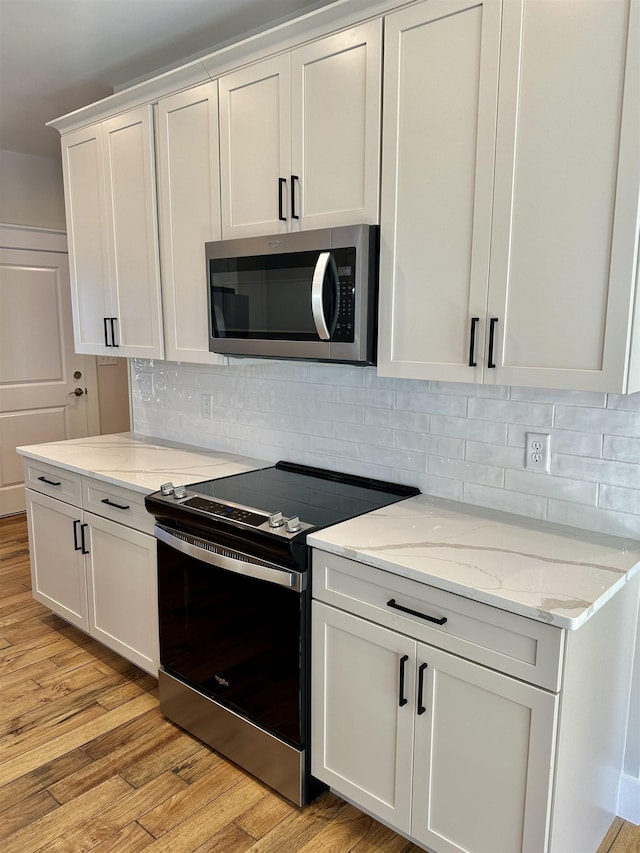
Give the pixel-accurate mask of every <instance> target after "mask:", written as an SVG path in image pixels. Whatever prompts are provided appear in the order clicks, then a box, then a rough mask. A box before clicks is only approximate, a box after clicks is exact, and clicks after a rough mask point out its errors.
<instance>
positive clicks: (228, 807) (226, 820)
mask: <svg viewBox="0 0 640 853" xmlns="http://www.w3.org/2000/svg"><path fill="white" fill-rule="evenodd" d="M263 796H264V788H263V786H262V785H261V784H260V783H258V782H256V781H255V780H254V779H251V778H250V777H249V776H244V777H243V778H242V779H241V780H240V781H239V782H238V783H237V784H236V785H234V786H233V787H232V788H229V790H228V791H225V792H224V793H223V794H221V795H220V796H219V797H217V798H216V799H215V800H213V801H212V802H210V803H209V804H208V805H206V806H205V807H204V808H202V809H200V811H198V812H196V813H195V814H193V815H192V816H191V817H189V818H187V820H184V821H183V822H182V823H181V824H179V825H178V826H176V827H175V828H174V829H172V830H171V831H170V832H167V833H166V834H165V835H163V836H162V837H161V838H159V839H158V840H157V841H154V842H153V843H152V844H150V845H149V847H147V848H146V850H147V851H148V853H190V851H192V850H195V849H196V848H197V847H200V846H201V845H202V844H204V842H205V841H207V840H208V839H210V838H212V837H213V836H215V835H216V834H217V833H218V832H221V831H222V830H224V829H225V827H227V826H228V825H229V824H230V823H232V822H233V820H234V819H235V818H236V817H237V816H238V815H240V814H242V813H243V812H244V811H246V809H247V808H248V807H251V806H252V805H253V804H254V803H256V802H257V801H258V800H259V799H260V798H261V797H263Z"/></svg>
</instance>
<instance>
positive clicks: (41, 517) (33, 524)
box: [26, 489, 89, 631]
mask: <svg viewBox="0 0 640 853" xmlns="http://www.w3.org/2000/svg"><path fill="white" fill-rule="evenodd" d="M26 498H27V520H28V525H29V551H30V556H31V587H32V593H33V597H34V598H35V599H36V601H39V602H40V603H41V604H44V605H46V606H47V607H49V608H50V609H51V610H53V612H54V613H57V614H58V615H59V616H62V618H63V619H66V620H67V622H70V623H71V624H72V625H75V626H76V627H78V628H82V629H83V630H85V631H88V630H89V618H88V611H87V578H86V569H85V564H84V556H83V548H82V541H83V535H84V541H86V528H85V530H84V531H83V530H82V529H81V525H82V510H81V509H79V508H78V507H75V506H71V505H70V504H66V503H63V502H62V501H59V500H56V499H55V498H50V497H48V496H47V495H41V494H40V493H39V492H34V491H32V490H31V489H27V490H26Z"/></svg>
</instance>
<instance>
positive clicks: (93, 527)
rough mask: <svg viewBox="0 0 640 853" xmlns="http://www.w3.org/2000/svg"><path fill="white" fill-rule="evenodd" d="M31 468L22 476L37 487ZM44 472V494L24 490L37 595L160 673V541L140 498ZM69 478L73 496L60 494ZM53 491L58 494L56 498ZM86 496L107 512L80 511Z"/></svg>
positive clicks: (77, 478) (64, 474) (56, 471)
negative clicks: (29, 475)
mask: <svg viewBox="0 0 640 853" xmlns="http://www.w3.org/2000/svg"><path fill="white" fill-rule="evenodd" d="M30 465H32V463H31V462H30V460H26V463H25V467H26V469H27V471H26V475H27V476H26V477H25V479H26V481H27V483H29V484H30V485H33V484H34V482H37V480H34V478H33V477H31V478H29V477H28V474H29V466H30ZM38 470H39V469H38ZM45 476H46V480H45V481H43V482H42V489H43V492H40V491H36V490H35V489H34V488H28V489H27V490H26V497H27V518H28V524H29V549H30V554H31V583H32V592H33V597H34V598H35V599H36V600H37V601H39V602H41V603H42V604H44V605H46V606H47V607H49V608H50V609H51V610H52V611H53V612H54V613H57V614H58V615H59V616H61V617H62V618H63V619H66V620H67V621H68V622H70V623H71V624H72V625H75V626H77V627H78V628H81V629H82V630H84V631H87V632H88V633H89V634H90V635H91V636H92V637H95V639H96V640H99V641H100V642H102V643H104V645H106V646H108V647H109V648H111V649H113V650H114V651H115V652H118V654H120V655H122V656H123V657H124V658H126V659H127V660H129V661H131V662H132V663H135V664H136V665H137V666H139V667H141V668H142V669H144V670H145V671H146V672H149V673H150V674H151V675H153V676H157V674H158V666H159V657H160V656H159V647H158V605H157V578H156V540H155V538H154V537H153V536H152V535H150V533H148V532H145V529H148V528H149V522H148V521H147V519H146V518H144V516H143V515H141V510H140V502H141V500H142V496H141V495H139V494H137V493H133V492H129V491H128V490H126V489H122V488H118V487H115V486H114V487H109V485H108V484H105V483H101V482H98V481H95V480H93V479H92V478H88V477H81V476H80V475H78V474H72V473H70V472H68V471H63V470H62V469H56V468H54V467H52V466H46V470H45ZM70 480H71V481H77V488H76V489H74V490H73V493H71V491H69V490H65V491H63V487H64V485H65V484H66V483H68V482H69V481H70ZM56 484H58V485H56ZM38 485H39V484H38ZM56 489H60V496H59V497H52V496H51V495H52V493H55V490H56ZM81 495H83V497H82V498H81V497H80V496H81ZM98 495H99V496H100V499H99V500H98V497H97V496H98ZM103 495H106V497H102V496H103ZM70 500H72V501H74V502H73V503H69V502H68V501H70ZM83 501H84V505H85V506H91V508H94V507H95V505H96V504H97V505H98V506H102V505H103V504H104V516H103V515H97V514H95V512H88V511H87V510H86V509H83V507H82V505H81V504H82V503H83ZM142 509H144V505H142ZM116 513H120V514H121V515H122V522H121V521H119V520H113V517H114V515H115V514H116ZM105 516H106V517H105ZM116 517H117V516H116ZM129 525H131V526H129ZM136 528H138V529H136ZM139 528H142V529H139Z"/></svg>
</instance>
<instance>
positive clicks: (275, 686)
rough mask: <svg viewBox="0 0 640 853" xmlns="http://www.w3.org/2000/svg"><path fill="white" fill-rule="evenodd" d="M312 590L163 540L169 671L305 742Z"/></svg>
mask: <svg viewBox="0 0 640 853" xmlns="http://www.w3.org/2000/svg"><path fill="white" fill-rule="evenodd" d="M306 601H307V595H306V594H300V593H298V592H295V591H294V590H291V589H288V588H286V587H282V586H278V585H275V584H271V583H268V582H267V581H264V580H258V579H255V578H249V577H245V576H244V575H240V574H235V573H234V572H229V571H225V570H224V569H220V568H217V567H214V566H211V565H208V564H207V563H204V562H200V561H199V560H197V559H195V558H194V557H191V556H187V555H185V554H182V553H179V552H178V551H176V550H174V549H173V548H171V547H170V546H168V545H166V544H165V543H163V542H158V603H159V622H160V660H161V664H162V666H163V668H164V669H166V670H167V672H169V673H171V674H172V675H174V676H175V677H176V678H179V679H181V680H182V681H184V682H186V683H188V684H190V685H191V686H193V687H195V688H196V689H198V690H200V691H201V692H202V693H204V694H206V695H208V696H211V697H212V698H214V699H216V700H217V701H219V702H220V703H221V704H223V705H225V706H226V707H228V708H230V709H231V710H232V711H236V712H238V713H240V714H242V715H243V716H245V717H247V718H248V719H250V720H251V721H253V722H255V723H256V724H258V725H259V726H261V727H263V728H265V729H267V730H268V731H271V732H272V733H273V734H275V735H277V736H279V737H281V738H283V739H285V740H287V741H289V742H290V743H291V744H292V745H295V746H301V745H303V740H304V732H303V727H302V713H303V710H304V709H303V708H302V707H301V703H302V701H303V697H304V691H303V689H302V685H303V682H302V679H303V677H304V667H303V666H302V662H303V661H304V658H305V655H306V653H307V650H306V644H305V643H304V637H305V630H306V619H307V615H306V610H305V609H306Z"/></svg>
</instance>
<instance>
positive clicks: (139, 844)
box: [0, 515, 640, 853]
mask: <svg viewBox="0 0 640 853" xmlns="http://www.w3.org/2000/svg"><path fill="white" fill-rule="evenodd" d="M30 586H31V584H30V575H29V552H28V544H27V533H26V524H25V520H24V516H23V515H20V516H12V517H9V518H5V519H0V851H2V853H33V851H38V850H42V851H47V853H62V851H64V853H83V851H89V850H91V851H93V853H134V851H139V850H145V851H148V853H157V851H168V853H213V851H218V853H242V851H252V853H419V848H417V847H416V846H415V845H413V844H411V843H410V842H408V841H406V839H404V838H401V837H400V836H398V835H395V834H394V833H392V832H391V831H390V830H388V829H386V828H385V827H383V826H381V825H380V824H378V823H377V822H376V821H374V820H372V819H371V818H369V817H367V816H365V815H363V814H362V813H361V812H359V811H358V810H357V809H355V808H354V807H353V806H350V805H347V804H346V803H344V802H342V801H341V800H339V799H338V798H336V797H335V796H333V795H332V794H330V793H325V794H323V795H322V796H321V797H319V798H318V799H317V800H316V801H315V802H314V803H312V804H311V805H310V806H307V807H306V808H305V809H301V810H300V809H296V808H295V807H293V806H292V805H290V804H289V803H287V802H286V801H284V800H283V799H281V798H280V797H278V796H277V795H275V794H273V793H272V792H270V791H269V789H268V788H266V787H265V786H264V785H262V784H260V783H259V782H257V781H255V780H254V779H252V778H250V777H248V776H246V775H245V774H243V773H242V772H241V771H240V770H238V769H237V768H236V767H234V766H233V765H231V764H229V763H228V762H226V761H224V760H223V759H222V758H220V757H219V756H217V755H216V754H215V753H213V752H211V751H210V750H209V749H207V748H206V747H204V746H202V745H201V744H200V743H199V742H198V741H196V740H194V739H193V738H191V737H189V736H188V735H186V734H185V733H184V732H182V731H181V730H180V729H179V728H177V727H175V726H173V725H172V724H171V723H169V722H168V721H167V720H165V719H163V717H162V715H161V714H160V712H159V709H158V702H157V694H156V682H155V680H154V679H152V678H150V677H149V676H148V675H146V674H144V673H143V672H141V671H140V670H139V669H137V668H136V667H134V666H132V665H130V664H128V663H126V662H125V661H124V660H123V659H122V658H120V657H119V656H118V655H115V654H112V653H111V652H109V651H108V650H106V649H105V648H104V647H103V646H101V645H100V644H99V643H96V642H94V641H93V640H91V639H90V638H89V637H87V636H85V635H84V634H83V633H82V632H80V631H78V630H76V629H75V628H73V627H71V626H69V625H68V624H67V623H65V622H64V621H63V620H61V619H59V618H58V617H57V616H54V615H53V614H51V613H50V611H48V610H47V609H46V608H45V607H42V606H41V605H39V604H38V603H36V602H35V601H34V600H33V599H32V597H31V590H30ZM638 851H640V829H639V828H638V827H634V826H632V825H631V824H628V823H624V822H622V821H616V822H615V823H614V825H613V826H612V828H611V830H610V832H609V834H608V835H607V838H606V839H605V840H604V842H603V844H602V846H601V847H600V850H599V851H598V853H638Z"/></svg>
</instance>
